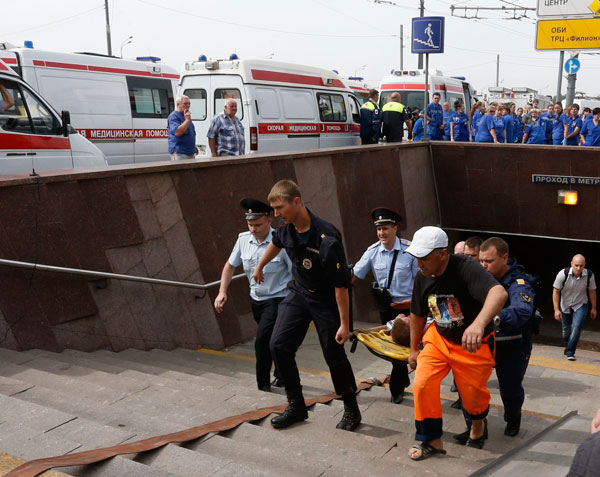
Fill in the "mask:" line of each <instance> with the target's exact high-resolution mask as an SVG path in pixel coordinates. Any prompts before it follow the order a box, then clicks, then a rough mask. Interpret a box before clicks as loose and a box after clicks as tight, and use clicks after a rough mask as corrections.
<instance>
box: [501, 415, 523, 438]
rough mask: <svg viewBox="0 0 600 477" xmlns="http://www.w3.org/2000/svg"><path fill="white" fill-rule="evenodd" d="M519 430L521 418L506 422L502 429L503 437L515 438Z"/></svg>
mask: <svg viewBox="0 0 600 477" xmlns="http://www.w3.org/2000/svg"><path fill="white" fill-rule="evenodd" d="M520 430H521V417H520V416H519V418H518V419H516V420H514V421H508V422H507V423H506V427H505V428H504V435H505V436H509V437H515V436H516V435H517V434H518V433H519V431H520Z"/></svg>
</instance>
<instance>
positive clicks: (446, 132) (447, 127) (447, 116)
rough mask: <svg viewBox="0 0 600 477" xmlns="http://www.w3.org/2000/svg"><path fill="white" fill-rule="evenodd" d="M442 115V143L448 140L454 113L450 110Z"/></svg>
mask: <svg viewBox="0 0 600 477" xmlns="http://www.w3.org/2000/svg"><path fill="white" fill-rule="evenodd" d="M443 114H444V141H449V140H450V122H451V121H452V116H454V111H452V110H450V111H448V112H447V113H443Z"/></svg>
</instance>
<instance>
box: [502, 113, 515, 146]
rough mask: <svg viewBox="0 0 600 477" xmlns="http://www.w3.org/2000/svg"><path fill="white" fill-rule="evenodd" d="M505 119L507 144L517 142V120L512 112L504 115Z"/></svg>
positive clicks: (503, 119) (503, 118)
mask: <svg viewBox="0 0 600 477" xmlns="http://www.w3.org/2000/svg"><path fill="white" fill-rule="evenodd" d="M502 121H504V129H505V130H506V142H507V144H513V143H514V142H515V121H514V119H513V117H512V116H511V115H510V113H508V114H505V115H504V116H502Z"/></svg>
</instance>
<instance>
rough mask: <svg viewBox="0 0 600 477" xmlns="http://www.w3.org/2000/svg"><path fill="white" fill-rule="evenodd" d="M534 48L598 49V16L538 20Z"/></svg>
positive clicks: (599, 45) (599, 29)
mask: <svg viewBox="0 0 600 477" xmlns="http://www.w3.org/2000/svg"><path fill="white" fill-rule="evenodd" d="M536 30H537V31H536V37H535V49H536V50H596V49H600V18H577V19H574V18H573V19H569V20H538V22H537V29H536Z"/></svg>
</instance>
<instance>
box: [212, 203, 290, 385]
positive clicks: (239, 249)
mask: <svg viewBox="0 0 600 477" xmlns="http://www.w3.org/2000/svg"><path fill="white" fill-rule="evenodd" d="M240 205H241V206H242V208H243V209H244V211H245V217H246V221H247V222H248V231H247V232H242V233H241V234H239V236H238V239H237V241H236V242H235V245H234V247H233V250H232V252H231V255H230V256H229V259H228V260H227V262H225V266H224V267H223V272H222V273H221V286H220V288H219V294H218V295H217V298H216V299H215V309H216V310H217V312H218V313H221V312H222V311H223V307H224V305H225V302H226V301H227V289H228V288H229V284H230V283H231V278H232V277H233V272H234V270H235V269H236V267H239V266H240V264H241V265H243V267H244V272H245V273H246V276H247V277H248V281H249V282H250V303H251V306H252V315H253V316H254V321H256V323H257V324H258V330H257V332H256V341H255V342H254V350H255V353H256V383H257V385H258V389H260V390H261V391H267V392H268V391H270V390H271V385H273V386H277V387H279V386H281V383H280V382H279V379H278V373H277V369H275V379H274V380H273V382H271V377H270V376H271V364H272V363H273V359H272V357H271V350H270V348H269V342H270V340H271V334H272V333H273V327H274V326H275V320H276V319H277V307H278V306H279V303H281V301H282V300H283V298H284V297H285V296H286V295H287V294H288V290H287V283H288V282H289V281H290V279H291V278H292V276H291V270H292V262H291V261H290V259H289V257H288V256H287V254H286V253H285V251H284V250H282V251H281V252H280V253H279V254H278V255H277V256H276V257H275V258H273V260H271V263H269V265H268V266H267V269H266V270H265V280H264V281H263V282H262V283H260V284H259V283H256V282H255V281H254V279H253V278H252V274H253V273H254V269H255V268H256V265H257V264H258V262H259V260H260V259H261V258H262V256H263V255H264V253H265V251H266V250H267V247H268V245H269V244H270V243H271V240H272V236H273V229H272V228H271V215H270V214H271V212H272V211H273V209H272V208H271V207H270V206H268V205H267V204H265V203H264V202H261V201H259V200H256V199H249V198H247V199H242V200H241V201H240Z"/></svg>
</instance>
